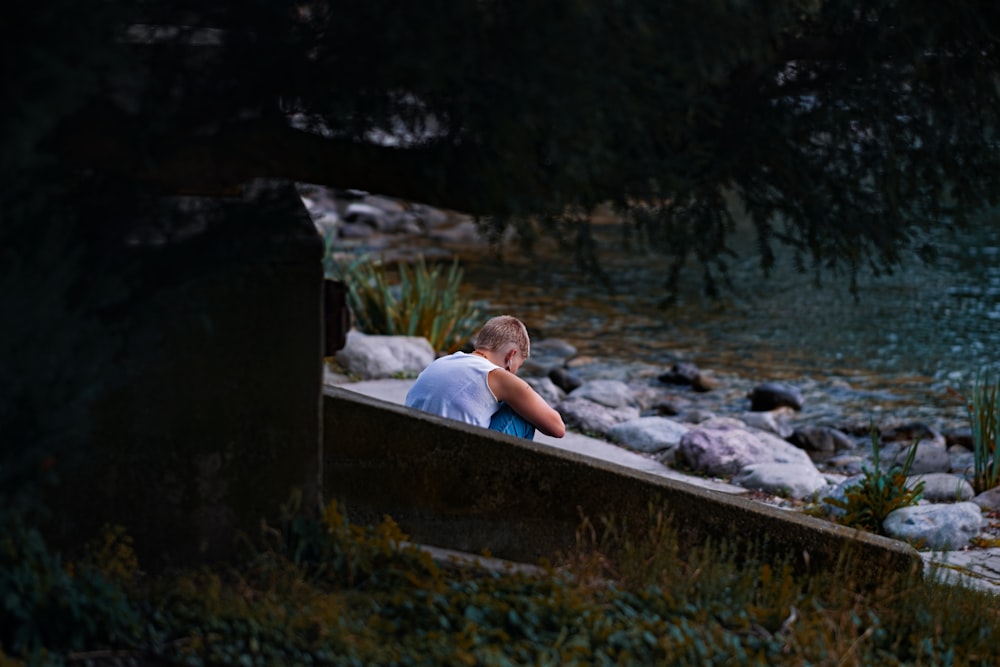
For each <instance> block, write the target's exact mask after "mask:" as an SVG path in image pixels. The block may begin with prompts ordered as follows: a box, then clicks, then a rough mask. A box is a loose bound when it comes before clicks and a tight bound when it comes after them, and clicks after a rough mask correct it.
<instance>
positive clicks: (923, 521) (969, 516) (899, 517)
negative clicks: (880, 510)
mask: <svg viewBox="0 0 1000 667" xmlns="http://www.w3.org/2000/svg"><path fill="white" fill-rule="evenodd" d="M982 525H983V515H982V510H980V508H979V505H977V504H975V503H972V502H966V503H945V504H934V505H915V506H913V507H904V508H902V509H898V510H896V511H895V512H890V513H889V516H887V517H886V518H885V521H883V522H882V528H884V529H885V532H886V534H888V535H889V536H890V537H893V538H895V539H897V540H904V541H906V542H910V543H911V544H913V545H914V546H915V547H917V548H918V549H921V550H937V551H941V550H949V549H961V548H963V547H964V546H966V545H967V544H968V543H969V541H970V540H971V539H972V538H973V537H976V536H977V535H979V530H980V529H981V528H982Z"/></svg>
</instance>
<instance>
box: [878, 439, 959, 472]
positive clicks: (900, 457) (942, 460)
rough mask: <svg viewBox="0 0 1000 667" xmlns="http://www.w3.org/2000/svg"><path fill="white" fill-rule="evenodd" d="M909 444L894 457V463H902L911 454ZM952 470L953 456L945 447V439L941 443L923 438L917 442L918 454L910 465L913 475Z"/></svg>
mask: <svg viewBox="0 0 1000 667" xmlns="http://www.w3.org/2000/svg"><path fill="white" fill-rule="evenodd" d="M909 449H910V447H909V446H906V447H903V448H902V450H901V451H900V452H899V453H898V454H896V455H895V456H894V457H893V459H892V463H893V465H902V464H903V463H904V462H905V461H906V457H907V455H908V454H909ZM949 470H951V457H950V456H949V455H948V450H947V449H945V447H944V441H943V440H942V441H941V442H940V443H939V442H937V441H934V440H921V441H920V442H918V443H917V454H916V456H914V457H913V465H912V466H911V467H910V470H909V473H910V474H911V475H923V474H926V473H931V472H948V471H949Z"/></svg>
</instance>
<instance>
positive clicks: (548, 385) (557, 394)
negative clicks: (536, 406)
mask: <svg viewBox="0 0 1000 667" xmlns="http://www.w3.org/2000/svg"><path fill="white" fill-rule="evenodd" d="M524 381H525V382H527V383H528V385H529V386H531V388H532V389H534V390H535V392H536V393H538V395H539V396H541V397H542V398H543V399H545V402H546V403H548V404H549V405H551V406H552V407H556V406H557V405H559V403H561V402H562V400H563V399H564V398H566V392H565V391H563V390H562V389H560V388H559V387H557V386H556V384H555V383H554V382H552V380H550V379H549V378H547V377H543V378H539V377H526V378H524Z"/></svg>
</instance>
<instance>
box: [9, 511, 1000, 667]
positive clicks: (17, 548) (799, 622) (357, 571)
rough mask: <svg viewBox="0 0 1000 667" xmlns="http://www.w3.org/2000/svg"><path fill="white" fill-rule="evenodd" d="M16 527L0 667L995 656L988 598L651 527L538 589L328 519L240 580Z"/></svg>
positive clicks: (522, 576) (336, 517) (827, 661)
mask: <svg viewBox="0 0 1000 667" xmlns="http://www.w3.org/2000/svg"><path fill="white" fill-rule="evenodd" d="M6 523H7V525H6V526H5V528H6V529H5V531H4V537H3V541H2V542H0V600H2V604H3V605H4V622H3V624H2V626H0V642H2V645H0V648H2V651H0V664H2V665H34V664H52V665H59V664H94V665H97V664H135V665H154V664H155V665H175V664H176V665H310V664H317V665H511V664H538V665H546V664H547V665H573V664H580V665H583V664H586V665H591V664H697V665H704V664H713V665H722V664H740V665H746V664H768V665H802V664H815V665H870V664H880V665H941V664H984V665H985V664H993V662H994V657H993V656H994V651H995V647H996V646H997V642H998V640H1000V620H998V617H997V611H996V605H995V599H994V598H993V597H992V596H991V595H990V594H987V593H985V592H981V591H974V590H968V589H965V588H961V587H955V586H949V585H943V584H939V583H935V582H934V581H927V580H921V579H920V578H919V577H915V576H913V575H912V574H906V575H900V576H896V577H890V578H887V579H885V580H884V581H883V582H881V583H880V584H879V585H875V586H873V585H870V584H869V585H864V586H862V585H860V584H858V585H856V586H852V585H850V583H851V581H852V579H851V577H850V576H849V573H850V572H851V571H852V569H851V567H852V566H851V564H849V563H844V564H843V567H842V568H841V570H840V571H839V572H829V573H819V574H814V575H812V576H808V577H805V576H800V575H797V574H796V573H795V572H793V571H792V570H791V569H790V568H788V567H784V566H782V565H780V564H773V563H771V564H767V563H763V562H759V561H757V560H756V559H754V558H753V557H752V556H750V555H748V554H747V553H736V552H735V551H733V550H731V549H727V548H726V546H725V545H717V546H706V547H705V548H704V549H702V550H700V551H698V552H697V553H687V554H683V556H682V554H681V553H680V552H679V550H678V547H677V543H676V541H675V538H674V532H673V530H672V528H671V526H670V522H669V521H668V520H666V519H665V518H664V515H663V514H662V513H660V512H651V521H650V524H649V527H648V531H647V532H646V533H645V535H644V538H643V539H642V540H641V541H639V542H636V541H634V540H631V539H629V538H627V537H625V535H624V533H623V532H622V531H621V530H620V528H619V527H616V526H615V525H614V523H613V522H610V521H607V522H605V523H604V524H603V528H602V530H600V531H596V530H589V531H581V536H589V537H587V538H586V539H584V538H583V537H581V542H580V545H579V549H578V550H576V552H575V553H573V554H566V556H565V559H563V560H564V562H563V563H561V566H560V567H558V568H556V567H553V566H543V567H541V568H535V569H533V570H531V571H515V570H514V569H506V570H502V571H495V570H492V571H491V570H488V569H485V568H467V567H466V568H459V567H456V566H453V565H447V564H445V565H442V564H439V563H436V562H434V561H433V560H432V559H431V558H430V556H429V555H428V554H427V553H426V552H424V551H421V550H418V549H417V548H416V547H414V546H412V545H408V544H407V543H406V542H405V536H404V535H402V534H401V533H400V531H399V529H398V528H397V527H396V526H395V524H393V523H392V522H391V521H390V520H386V521H385V522H383V523H382V524H381V525H379V526H374V527H372V526H357V525H351V524H350V523H349V522H348V521H347V520H346V519H345V517H344V515H343V514H342V513H341V512H339V511H338V509H337V507H336V506H330V507H329V508H328V509H327V511H326V512H325V515H324V516H323V517H322V518H321V519H319V520H317V519H310V518H306V517H304V516H301V515H298V514H290V515H289V516H288V517H287V518H286V519H285V520H284V521H283V522H282V525H281V526H280V528H279V527H265V529H264V530H263V531H262V533H261V536H260V537H259V538H258V539H255V540H253V543H254V544H253V546H252V547H248V549H247V552H246V554H245V557H244V558H243V559H242V560H241V561H240V562H239V563H238V564H234V565H231V566H227V567H217V568H211V569H210V568H204V569H196V570H189V571H183V572H172V573H161V574H156V575H151V574H144V573H142V571H141V570H140V568H139V567H138V564H137V563H136V562H135V558H134V556H133V554H132V551H131V549H130V548H129V542H128V538H127V536H125V535H123V534H122V533H121V532H120V531H114V530H109V531H108V533H107V534H106V535H105V536H103V537H102V539H101V540H98V541H97V542H95V544H94V545H91V547H90V548H88V549H87V550H86V552H85V553H84V554H82V555H81V557H80V558H79V559H78V560H76V561H74V562H72V563H69V562H62V561H61V559H60V558H59V557H58V556H57V555H54V554H53V553H51V552H50V551H49V550H48V549H46V547H45V545H44V542H43V541H42V540H41V539H40V537H39V535H38V534H37V532H35V531H34V530H33V529H31V528H28V527H26V526H25V525H23V524H18V522H16V521H13V520H11V519H8V520H7V522H6Z"/></svg>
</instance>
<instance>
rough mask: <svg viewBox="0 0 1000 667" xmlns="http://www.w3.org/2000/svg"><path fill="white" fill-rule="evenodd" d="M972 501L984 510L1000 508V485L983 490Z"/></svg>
mask: <svg viewBox="0 0 1000 667" xmlns="http://www.w3.org/2000/svg"><path fill="white" fill-rule="evenodd" d="M972 502H974V503H976V504H977V505H979V506H980V507H982V508H983V509H984V510H988V511H991V512H993V511H996V510H1000V486H995V487H993V488H992V489H988V490H986V491H983V492H982V493H980V494H979V495H977V496H976V497H974V498H973V499H972Z"/></svg>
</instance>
